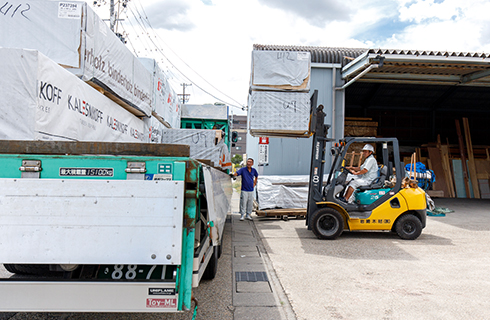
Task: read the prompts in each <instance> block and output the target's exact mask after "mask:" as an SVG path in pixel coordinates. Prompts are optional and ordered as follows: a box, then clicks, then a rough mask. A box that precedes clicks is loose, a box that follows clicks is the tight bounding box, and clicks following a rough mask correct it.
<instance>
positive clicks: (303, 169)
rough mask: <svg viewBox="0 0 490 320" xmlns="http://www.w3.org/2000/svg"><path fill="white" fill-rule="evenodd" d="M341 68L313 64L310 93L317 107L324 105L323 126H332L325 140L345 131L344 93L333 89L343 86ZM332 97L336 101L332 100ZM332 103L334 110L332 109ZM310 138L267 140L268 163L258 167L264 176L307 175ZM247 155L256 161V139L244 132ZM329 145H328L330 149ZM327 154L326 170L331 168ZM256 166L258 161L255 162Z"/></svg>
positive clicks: (340, 136)
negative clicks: (315, 95) (314, 93)
mask: <svg viewBox="0 0 490 320" xmlns="http://www.w3.org/2000/svg"><path fill="white" fill-rule="evenodd" d="M340 68H341V66H340V65H333V64H312V68H311V84H310V88H311V90H310V94H313V91H314V90H315V89H316V90H318V105H320V104H321V105H323V106H324V112H325V113H326V117H325V124H328V125H331V126H332V127H331V128H330V130H329V134H328V137H329V138H334V139H336V140H338V139H340V138H342V137H343V132H344V91H343V90H342V91H341V90H333V87H334V86H333V83H334V81H335V83H336V87H340V86H341V85H342V84H343V81H342V79H341V75H340ZM334 97H335V99H334ZM334 103H335V108H334V107H333V106H334ZM312 140H313V138H311V137H310V138H269V164H268V165H265V166H260V167H258V166H257V165H256V167H258V171H259V174H263V175H308V174H309V172H310V163H311V144H312ZM247 142H248V143H247V156H248V157H251V158H254V159H258V156H259V146H258V145H259V139H258V138H256V137H252V136H251V135H250V134H248V133H247ZM330 147H331V144H327V149H330ZM329 154H330V153H329V152H327V159H326V166H325V169H326V170H329V169H330V160H331V159H330V157H329V156H328V155H329ZM255 163H256V164H257V161H256V162H255Z"/></svg>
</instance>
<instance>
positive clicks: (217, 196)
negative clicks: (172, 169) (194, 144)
mask: <svg viewBox="0 0 490 320" xmlns="http://www.w3.org/2000/svg"><path fill="white" fill-rule="evenodd" d="M203 176H204V186H205V190H206V201H207V204H208V214H209V221H213V222H214V224H215V226H216V227H217V228H218V239H216V238H212V240H213V245H219V244H220V243H221V241H222V239H223V231H224V229H225V222H226V216H227V215H228V213H229V212H230V209H231V196H232V194H233V188H232V186H231V179H230V177H229V176H228V175H226V174H223V172H221V171H219V170H216V169H214V168H211V167H209V166H203Z"/></svg>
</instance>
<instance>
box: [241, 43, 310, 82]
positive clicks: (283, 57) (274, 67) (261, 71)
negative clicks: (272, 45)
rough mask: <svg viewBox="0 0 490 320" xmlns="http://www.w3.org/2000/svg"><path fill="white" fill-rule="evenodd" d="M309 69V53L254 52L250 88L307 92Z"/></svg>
mask: <svg viewBox="0 0 490 320" xmlns="http://www.w3.org/2000/svg"><path fill="white" fill-rule="evenodd" d="M310 69H311V67H310V53H309V52H296V51H260V50H254V51H252V73H251V83H250V86H251V87H252V89H259V88H260V87H263V86H266V87H268V89H272V90H274V89H287V90H304V91H309V89H310V81H309V80H310ZM262 89H264V88H262Z"/></svg>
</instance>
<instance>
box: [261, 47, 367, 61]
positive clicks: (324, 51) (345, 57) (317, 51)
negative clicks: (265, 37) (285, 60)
mask: <svg viewBox="0 0 490 320" xmlns="http://www.w3.org/2000/svg"><path fill="white" fill-rule="evenodd" d="M253 49H254V50H262V51H301V52H309V53H310V54H311V62H313V63H337V64H340V63H341V64H343V65H345V64H347V63H349V62H350V61H352V59H355V58H357V57H358V56H360V55H361V54H363V53H366V52H367V50H368V49H362V48H331V47H312V46H309V47H308V46H279V45H262V44H254V46H253Z"/></svg>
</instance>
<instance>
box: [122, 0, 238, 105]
mask: <svg viewBox="0 0 490 320" xmlns="http://www.w3.org/2000/svg"><path fill="white" fill-rule="evenodd" d="M140 6H141V8H142V11H143V12H144V14H145V17H146V22H147V24H148V26H149V27H150V29H151V30H152V32H153V34H155V35H156V36H155V38H158V39H159V40H160V41H161V42H163V43H164V44H165V45H166V46H167V47H168V48H169V50H170V51H171V52H172V53H173V54H174V55H175V56H176V57H177V58H179V60H181V61H182V62H183V63H184V64H185V65H186V66H187V67H188V68H189V69H190V70H192V71H193V72H194V73H195V74H196V75H198V76H199V77H200V78H201V79H203V80H204V81H205V82H206V83H207V84H209V85H210V86H211V87H212V88H214V89H215V90H217V91H218V92H219V93H221V94H223V95H224V96H226V97H227V98H229V99H231V100H233V101H235V102H236V103H237V104H238V105H240V104H241V103H240V102H238V101H236V100H235V99H233V98H232V97H230V96H228V95H226V94H225V93H223V92H222V91H221V90H219V89H218V88H216V87H215V86H213V85H212V84H211V83H210V82H209V81H207V80H206V79H204V77H202V76H201V75H200V74H198V73H197V72H196V71H195V70H194V69H192V67H190V66H189V65H188V64H187V63H186V62H185V61H184V60H182V59H181V58H180V57H179V56H178V55H177V53H175V51H173V50H172V49H171V48H170V46H169V45H168V44H166V43H165V42H164V41H163V40H162V39H161V38H160V37H159V36H158V34H157V33H156V32H155V31H154V30H153V27H152V26H151V23H150V21H149V19H148V16H146V12H145V11H144V8H143V6H142V5H141V3H140ZM129 9H130V11H131V13H132V15H133V16H134V18H135V20H136V22H137V23H138V25H139V26H140V27H141V28H142V29H143V30H144V31H145V32H146V35H147V36H148V39H150V41H151V42H152V43H153V45H154V46H155V50H156V51H158V52H159V53H160V54H162V55H163V56H164V57H165V59H166V60H167V61H168V63H170V64H171V65H172V66H173V67H174V68H175V69H176V70H177V71H178V72H179V73H180V74H181V75H182V76H183V77H184V78H186V79H187V80H188V81H190V82H191V83H193V84H194V85H195V86H196V87H197V88H199V89H200V90H201V91H203V92H205V93H206V94H208V95H210V96H212V97H213V98H215V99H217V100H218V101H221V102H224V103H226V104H228V105H230V106H232V107H235V108H240V109H243V108H244V106H243V105H242V106H237V105H234V104H231V103H229V102H227V101H224V100H223V99H220V98H218V97H216V96H215V95H213V94H212V93H210V92H208V91H207V90H205V89H204V88H202V87H201V86H199V85H198V84H197V83H195V82H194V81H192V80H191V79H190V78H189V77H187V76H186V75H185V74H184V73H183V72H182V71H181V70H179V69H178V68H177V66H176V65H175V64H174V63H172V61H170V59H169V58H168V57H167V56H166V55H165V53H164V52H163V51H162V50H161V49H160V47H159V46H158V45H157V44H156V43H155V42H154V41H153V39H152V37H151V36H150V34H149V32H148V30H147V29H146V27H145V26H144V24H145V20H143V18H142V17H141V13H140V12H139V10H138V8H137V7H136V5H135V6H134V9H135V10H136V12H137V13H138V16H139V19H140V20H141V22H142V23H143V24H142V23H140V21H139V20H138V17H137V16H136V14H135V13H134V11H133V10H132V8H129Z"/></svg>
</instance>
